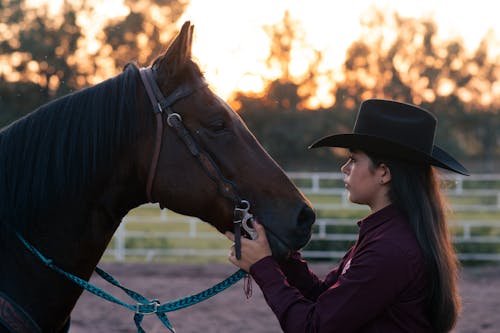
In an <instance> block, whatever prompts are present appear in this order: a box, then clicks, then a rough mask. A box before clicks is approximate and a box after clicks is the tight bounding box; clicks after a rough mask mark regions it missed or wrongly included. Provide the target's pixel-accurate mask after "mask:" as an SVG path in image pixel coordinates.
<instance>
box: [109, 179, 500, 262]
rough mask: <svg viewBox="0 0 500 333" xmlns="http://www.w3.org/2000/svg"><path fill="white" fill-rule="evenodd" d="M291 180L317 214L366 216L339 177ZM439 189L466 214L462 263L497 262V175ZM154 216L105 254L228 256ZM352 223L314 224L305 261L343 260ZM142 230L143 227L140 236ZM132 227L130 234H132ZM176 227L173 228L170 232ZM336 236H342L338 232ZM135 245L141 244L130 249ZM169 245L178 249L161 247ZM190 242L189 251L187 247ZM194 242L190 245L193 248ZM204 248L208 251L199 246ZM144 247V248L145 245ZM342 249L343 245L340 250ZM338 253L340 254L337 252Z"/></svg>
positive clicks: (203, 232)
mask: <svg viewBox="0 0 500 333" xmlns="http://www.w3.org/2000/svg"><path fill="white" fill-rule="evenodd" d="M288 175H289V176H290V178H291V179H292V180H294V182H295V183H296V184H297V185H298V186H299V188H300V189H301V190H302V191H303V192H304V193H305V194H306V195H308V196H309V197H311V198H312V200H313V205H314V207H315V210H316V211H317V213H318V216H322V215H324V214H322V212H326V211H330V212H331V211H334V212H335V211H346V210H349V211H358V210H359V211H360V212H359V213H360V215H361V216H362V215H364V214H365V212H363V210H364V211H366V213H367V212H368V211H367V208H366V206H360V205H355V204H352V203H350V202H349V201H348V199H347V191H346V190H345V189H344V188H343V186H342V185H343V181H342V180H343V176H342V174H340V173H310V172H290V173H288ZM442 181H443V186H444V188H445V191H446V193H447V196H448V197H449V198H450V201H451V202H452V208H453V210H454V211H456V212H464V213H466V215H467V219H459V220H457V221H451V223H450V227H451V228H453V233H452V234H453V241H454V244H455V246H456V247H457V252H458V256H459V259H460V260H472V261H477V260H480V261H484V260H486V261H500V175H497V174H483V175H472V176H469V177H463V176H460V175H448V174H446V175H444V176H443V178H442ZM321 196H328V197H338V198H337V200H333V202H334V203H328V204H324V203H317V204H315V203H314V198H319V197H321ZM147 208H149V209H152V210H153V212H154V213H153V214H152V215H151V214H148V215H147V216H133V215H131V216H126V217H125V218H124V221H123V222H122V224H121V225H120V227H119V228H118V230H117V232H116V233H115V235H114V237H113V241H112V243H111V244H110V246H109V248H108V249H107V251H106V254H105V255H106V256H107V257H108V258H111V259H112V260H116V261H124V260H126V259H127V258H129V257H136V258H142V260H147V261H150V260H153V259H154V258H157V257H163V256H168V257H172V256H174V257H181V258H182V257H186V256H197V257H221V258H225V257H226V256H227V253H228V248H229V245H228V244H229V243H228V241H227V240H226V239H225V238H224V236H222V235H220V234H219V233H218V232H217V231H215V230H214V229H210V228H207V224H206V223H203V222H201V221H200V220H198V219H196V218H193V217H187V216H179V215H176V214H172V213H171V212H169V211H167V210H160V209H159V208H157V206H152V205H149V206H147ZM354 222H355V221H354V220H353V219H340V218H335V217H332V218H318V219H317V220H316V222H315V225H314V228H313V235H312V239H311V242H310V245H312V246H308V247H307V248H306V249H305V250H304V251H303V255H304V256H305V257H306V258H315V259H322V260H329V259H336V258H340V257H342V256H343V255H344V253H345V250H347V246H348V245H346V244H349V243H354V241H355V240H356V238H357V233H356V230H355V229H353V228H351V230H347V231H346V230H345V229H349V227H355V226H356V224H355V223H354ZM141 225H145V226H147V228H144V230H142V229H141ZM131 226H134V228H131ZM174 226H175V227H174ZM339 230H340V231H339ZM134 240H141V242H138V243H139V244H143V245H139V246H137V244H135V245H134V243H135V242H134ZM162 241H163V243H165V242H167V243H172V242H173V241H177V244H174V245H172V244H160V245H158V243H161V242H162ZM190 241H191V245H190V244H189V243H190ZM193 241H194V245H196V246H193ZM206 242H208V243H209V244H210V246H209V247H207V246H206V245H205V246H201V247H200V246H198V245H200V244H201V245H203V244H205V243H206ZM315 242H322V243H323V244H325V243H326V244H329V243H335V242H337V243H340V244H341V245H340V249H338V250H331V249H329V248H331V247H329V246H328V245H326V246H323V247H320V249H318V246H314V244H315ZM144 244H147V246H146V245H144ZM342 244H343V245H342ZM336 248H339V246H337V247H336Z"/></svg>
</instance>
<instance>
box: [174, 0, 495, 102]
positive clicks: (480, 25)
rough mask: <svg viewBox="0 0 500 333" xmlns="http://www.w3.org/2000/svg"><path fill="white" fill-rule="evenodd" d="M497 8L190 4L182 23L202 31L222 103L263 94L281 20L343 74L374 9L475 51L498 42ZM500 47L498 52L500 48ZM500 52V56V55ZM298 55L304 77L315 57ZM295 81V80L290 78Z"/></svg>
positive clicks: (289, 0)
mask: <svg viewBox="0 0 500 333" xmlns="http://www.w3.org/2000/svg"><path fill="white" fill-rule="evenodd" d="M493 3H494V2H493V1H488V0H476V1H474V2H473V6H472V3H471V2H469V1H453V0H419V1H396V0H377V1H374V0H356V1H337V0H308V1H305V0H252V1H232V0H211V1H205V0H192V1H191V5H190V6H189V8H188V10H187V12H186V14H185V15H184V17H183V19H181V20H180V22H179V25H180V24H182V22H183V21H184V20H188V19H189V20H191V21H192V22H193V23H194V24H195V26H196V32H195V41H194V44H195V45H194V50H193V52H194V55H195V56H196V57H197V58H198V60H199V62H200V63H201V64H202V65H203V67H204V70H205V72H206V76H207V78H208V79H209V81H210V82H211V83H212V84H213V85H214V86H215V87H216V89H217V90H218V92H219V93H220V94H221V95H223V96H228V95H229V94H230V93H231V92H232V91H233V90H259V89H260V88H262V81H261V80H260V79H259V77H260V75H262V74H264V75H267V76H270V77H272V75H273V73H266V68H265V59H266V57H267V56H268V52H269V38H268V37H267V35H266V33H265V32H264V30H263V29H262V26H263V25H272V24H275V23H276V22H279V21H280V20H281V19H282V18H283V14H284V12H285V11H286V10H288V11H289V12H290V14H291V16H292V18H293V19H294V20H297V21H298V22H299V23H300V25H301V26H302V28H303V29H304V32H305V35H306V41H307V43H308V45H307V46H308V47H309V46H310V47H312V48H314V49H316V50H319V51H322V52H323V56H324V59H325V60H324V63H323V66H324V67H325V68H338V67H339V66H340V64H341V63H342V60H343V59H344V56H345V52H346V50H347V47H348V46H349V45H350V44H351V43H352V42H353V41H354V40H355V39H357V38H358V37H359V35H360V33H361V32H362V27H361V25H360V17H361V15H363V14H366V13H369V12H370V10H373V9H371V8H372V6H374V5H375V6H376V7H377V8H381V9H383V10H384V11H388V12H393V11H397V12H398V13H400V14H401V15H402V16H405V17H415V18H421V17H433V18H434V20H435V21H436V22H437V23H438V35H440V36H441V37H443V38H450V37H456V36H462V38H463V40H464V42H465V45H466V46H467V47H468V48H470V49H472V50H474V49H476V48H477V46H478V44H479V41H480V40H481V38H482V37H484V35H485V34H486V33H487V32H488V31H489V30H493V31H494V32H495V36H496V39H497V40H498V39H499V38H500V20H499V19H498V10H497V8H498V7H500V5H492V4H493ZM497 46H499V45H497ZM499 50H500V47H499V48H497V50H496V54H500V52H499ZM303 51H304V52H300V51H297V52H296V53H295V54H296V56H295V57H294V59H293V61H292V71H295V73H296V74H300V72H301V71H304V70H305V69H306V65H307V63H308V58H309V57H310V56H311V55H310V50H309V51H307V50H303ZM292 74H293V73H292Z"/></svg>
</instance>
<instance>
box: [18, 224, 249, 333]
mask: <svg viewBox="0 0 500 333" xmlns="http://www.w3.org/2000/svg"><path fill="white" fill-rule="evenodd" d="M16 235H17V237H18V238H19V239H20V240H21V242H22V243H23V244H24V246H25V247H26V248H27V249H28V250H29V251H30V252H31V253H33V254H34V255H35V256H36V257H38V258H39V259H40V260H41V261H42V262H43V263H44V264H45V265H46V266H48V267H49V268H51V269H52V270H54V271H56V272H57V273H59V274H61V275H63V276H65V277H66V278H68V279H69V280H71V281H73V282H74V283H76V284H77V285H79V286H80V287H82V288H84V289H85V290H87V291H88V292H90V293H92V294H94V295H96V296H99V297H101V298H103V299H105V300H107V301H109V302H112V303H115V304H118V305H121V306H123V307H125V308H127V309H129V310H132V311H134V312H135V315H134V322H135V325H136V327H137V332H138V333H145V331H144V329H143V328H142V325H141V324H142V320H143V318H144V315H147V314H156V316H157V317H158V318H159V319H160V321H161V322H162V323H163V325H165V327H166V328H168V329H169V330H170V331H171V332H172V333H175V330H174V328H173V326H172V324H171V323H170V321H169V320H168V318H167V315H166V313H167V312H172V311H176V310H179V309H183V308H187V307H189V306H191V305H194V304H197V303H200V302H203V301H205V300H207V299H209V298H210V297H212V296H215V295H217V294H218V293H220V292H221V291H223V290H225V289H227V288H229V287H231V286H232V285H233V284H235V283H236V282H238V281H239V280H241V279H242V278H244V277H246V276H248V274H247V273H246V272H245V271H244V270H241V269H240V270H238V271H236V272H235V273H234V274H232V275H231V276H229V277H228V278H226V279H225V280H224V281H221V282H219V283H217V284H216V285H214V286H212V287H210V288H208V289H206V290H204V291H202V292H200V293H198V294H194V295H190V296H186V297H184V298H180V299H177V300H174V301H170V302H167V303H164V304H161V303H160V301H158V300H156V299H153V300H149V299H147V298H146V297H144V296H142V295H141V294H139V293H137V292H135V291H133V290H130V289H128V288H125V287H123V286H122V285H121V284H120V282H118V280H116V279H115V278H114V277H113V276H111V275H110V274H108V273H106V272H105V271H103V270H102V269H100V268H99V267H96V269H95V272H96V273H97V274H98V275H99V276H100V277H102V278H103V279H104V280H106V281H108V282H109V283H111V284H112V285H114V286H116V287H118V288H120V289H121V290H123V291H124V292H125V293H126V294H127V295H128V296H130V297H131V298H132V299H133V300H134V301H136V302H137V303H136V304H129V303H126V302H123V301H121V300H120V299H118V298H116V297H114V296H113V295H111V294H109V293H107V292H105V291H104V290H102V289H100V288H98V287H96V286H94V285H93V284H91V283H89V282H87V281H85V280H83V279H81V278H79V277H78V276H75V275H73V274H71V273H68V272H66V271H64V270H63V269H61V268H59V267H58V266H57V265H55V264H54V263H53V261H52V260H51V259H48V258H47V257H45V256H44V255H43V254H42V253H40V251H38V250H37V249H36V248H35V247H34V246H33V245H31V244H30V243H29V242H28V241H26V239H24V238H23V237H22V236H21V235H20V234H19V233H16Z"/></svg>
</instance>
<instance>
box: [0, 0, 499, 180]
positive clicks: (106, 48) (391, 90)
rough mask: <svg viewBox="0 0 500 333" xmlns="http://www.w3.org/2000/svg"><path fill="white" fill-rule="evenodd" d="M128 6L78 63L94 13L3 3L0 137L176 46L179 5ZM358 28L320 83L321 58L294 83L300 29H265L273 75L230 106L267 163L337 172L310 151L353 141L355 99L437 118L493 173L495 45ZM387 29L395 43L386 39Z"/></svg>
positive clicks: (290, 24) (472, 159)
mask: <svg viewBox="0 0 500 333" xmlns="http://www.w3.org/2000/svg"><path fill="white" fill-rule="evenodd" d="M148 3H149V4H150V5H153V4H154V5H155V6H158V8H159V9H160V10H161V9H165V10H164V11H163V12H164V18H165V22H166V23H159V22H157V20H155V19H154V18H152V17H151V16H150V14H148V13H149V12H148V11H144V10H143V9H144V6H147V5H148ZM125 4H126V6H127V7H128V9H129V11H128V14H127V15H124V16H123V17H121V18H119V19H114V20H111V21H109V22H107V23H106V24H105V26H104V27H103V31H102V33H100V34H99V35H98V36H97V39H98V42H99V43H100V44H99V45H100V47H99V49H98V50H97V51H96V53H95V54H94V55H93V56H92V57H85V54H83V55H82V51H81V46H79V44H80V43H81V41H82V38H83V37H84V35H85V32H84V31H82V28H81V27H80V25H79V24H78V22H77V13H80V12H82V11H83V12H85V11H86V12H89V13H90V14H91V13H92V11H93V10H94V9H93V8H92V7H89V6H88V5H86V4H85V3H83V4H75V3H73V2H69V1H68V2H66V1H65V2H63V7H62V9H61V14H60V16H57V17H55V18H54V17H53V18H51V16H50V15H48V10H49V9H48V7H47V6H45V7H44V6H41V7H37V8H33V7H29V6H27V5H26V2H25V1H23V0H17V1H0V17H2V18H5V19H2V20H3V21H4V22H5V23H4V24H1V25H0V32H1V33H0V58H1V61H2V62H3V63H4V64H8V65H9V66H8V67H9V69H8V70H5V68H6V67H5V65H4V66H3V68H4V70H1V69H0V127H3V126H5V125H7V124H8V123H10V122H12V121H13V120H15V119H17V118H19V117H22V116H23V115H25V114H27V113H28V112H30V111H32V110H34V109H35V108H36V107H37V106H39V105H42V104H44V103H46V102H48V101H50V100H51V99H54V98H57V97H59V96H62V95H65V94H67V93H70V92H73V91H76V90H79V89H82V88H84V87H86V86H89V85H92V84H94V83H96V80H97V79H105V78H106V77H109V76H112V75H114V74H116V73H118V72H120V71H121V68H122V67H123V66H124V65H125V64H126V63H127V62H129V61H134V60H136V61H138V62H139V63H142V64H146V63H149V62H150V61H151V60H152V58H151V57H154V56H155V55H157V54H158V53H159V52H160V51H161V50H162V48H163V46H164V44H165V41H164V40H162V36H164V35H170V36H172V35H174V33H175V22H177V20H178V19H179V18H180V16H181V15H182V13H183V11H184V10H185V8H186V5H187V4H186V3H183V2H178V1H171V0H162V1H154V2H153V1H147V0H145V1H141V2H135V1H132V0H127V1H125ZM139 4H140V5H139ZM363 22H364V27H365V30H364V33H363V34H362V35H361V36H360V37H359V39H358V40H355V41H353V42H352V44H351V46H350V47H349V49H348V50H347V52H346V56H345V60H344V62H343V65H342V68H341V69H339V72H337V73H330V72H324V71H323V72H322V71H321V69H320V68H321V66H320V63H321V61H322V60H323V59H322V55H321V53H320V52H316V53H315V54H316V59H315V60H314V61H312V62H311V64H310V67H309V70H308V72H307V73H306V74H305V75H303V76H301V77H298V78H297V77H292V76H291V75H290V71H289V70H288V68H289V65H290V61H291V56H290V54H291V53H290V49H291V48H292V47H293V43H294V41H297V39H300V38H303V36H302V34H300V33H297V31H299V30H300V25H299V24H298V23H297V21H295V20H293V18H291V17H290V15H289V14H288V13H285V15H284V16H283V20H282V21H281V22H279V23H277V24H276V25H274V26H270V27H267V28H266V32H267V33H268V35H269V38H270V40H271V41H272V44H271V45H272V46H271V49H270V51H269V63H278V64H280V68H281V74H282V75H281V77H280V78H278V79H274V80H271V81H269V82H268V83H267V87H266V89H265V91H264V92H263V93H262V94H259V95H256V94H249V93H242V92H236V93H235V94H234V95H233V96H232V97H231V98H230V100H229V103H230V104H231V105H232V106H233V107H234V108H235V109H236V110H237V112H238V113H239V114H240V115H241V117H242V118H243V119H244V120H245V122H246V123H247V125H248V127H249V128H250V130H251V131H252V132H253V133H254V134H255V136H256V137H257V138H258V139H259V141H260V142H261V143H262V145H263V146H264V147H265V148H266V149H267V150H268V152H269V153H270V154H271V156H273V157H274V158H275V159H276V160H277V161H278V163H280V164H281V165H282V166H283V168H285V169H286V170H290V171H292V170H328V171H337V170H338V168H339V166H340V163H341V161H342V160H343V159H344V156H343V155H342V151H341V150H339V151H335V150H328V149H315V150H308V149H307V146H308V145H309V144H310V143H311V142H312V141H314V140H315V139H317V138H319V137H321V136H323V135H327V134H330V133H336V132H348V131H350V130H351V129H352V127H353V125H354V120H355V119H354V118H355V115H356V112H357V108H358V107H359V105H360V103H361V102H362V101H363V100H364V99H367V98H389V99H397V100H400V101H403V102H409V103H415V104H420V105H422V106H423V107H424V108H427V109H428V110H430V111H432V112H433V113H435V114H436V115H437V117H438V119H439V125H438V133H437V137H436V142H437V144H438V145H440V146H442V147H443V148H445V149H446V150H448V151H450V152H451V153H452V154H454V156H456V157H457V158H458V159H460V160H461V161H463V162H464V164H465V165H467V166H468V167H469V169H470V170H471V171H473V172H496V171H498V170H496V168H495V165H498V162H499V161H500V149H499V147H500V145H499V143H500V120H499V117H498V113H499V110H500V99H499V98H498V97H499V95H500V92H499V90H500V88H499V82H500V80H499V75H500V68H499V66H500V62H499V60H500V59H499V57H500V56H499V55H494V54H492V51H491V48H492V45H493V44H494V43H495V42H496V41H495V36H494V35H493V34H487V35H485V36H484V38H483V40H482V42H481V43H480V45H479V46H478V48H477V49H476V50H474V51H473V52H471V51H470V50H467V49H466V48H465V46H464V42H463V41H462V40H460V39H458V38H455V39H450V40H440V39H439V37H438V33H437V32H438V25H437V23H436V22H434V21H433V20H432V19H426V18H421V19H415V18H405V17H401V16H399V15H398V14H396V13H383V12H381V11H378V10H374V11H372V14H371V15H370V16H369V17H366V18H364V21H363ZM387 29H390V30H391V31H394V32H395V36H393V37H392V38H389V37H388V36H386V34H385V31H387ZM332 33H335V32H332ZM301 36H302V37H301ZM334 74H336V75H335V77H336V79H334V78H333V77H334ZM320 76H323V77H326V78H327V79H329V80H330V82H333V85H332V87H331V88H330V91H329V94H330V96H331V97H332V100H333V103H332V105H331V106H328V107H310V106H308V105H309V104H308V101H309V100H311V98H312V97H313V96H314V94H315V93H316V92H317V91H318V89H319V88H320V84H319V83H318V80H317V78H318V77H320ZM96 78H97V79H96ZM338 78H340V79H338Z"/></svg>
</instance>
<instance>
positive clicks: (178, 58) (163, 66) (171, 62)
mask: <svg viewBox="0 0 500 333" xmlns="http://www.w3.org/2000/svg"><path fill="white" fill-rule="evenodd" d="M193 31H194V26H193V25H191V22H190V21H186V22H184V24H183V25H182V28H181V31H180V32H179V34H178V35H177V36H176V37H175V39H174V41H173V42H172V43H171V44H170V46H169V47H168V49H167V51H166V52H165V54H163V55H162V56H160V58H159V59H158V67H159V68H158V70H159V72H160V73H166V74H167V75H168V76H172V75H175V74H176V73H177V72H178V71H179V70H181V69H182V68H183V66H184V65H185V64H186V63H187V61H188V60H190V59H191V46H192V43H193Z"/></svg>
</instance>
